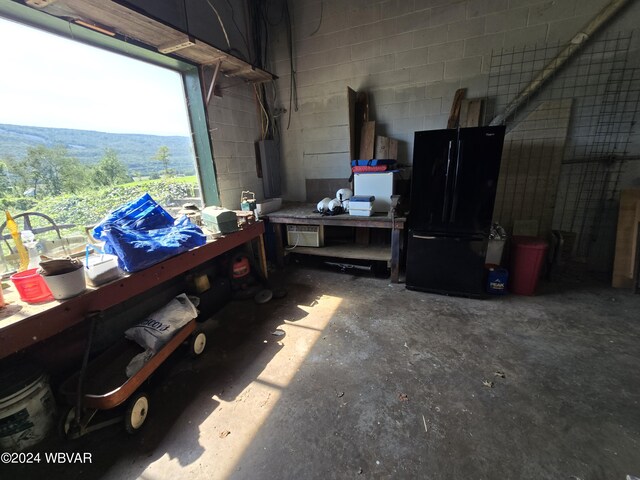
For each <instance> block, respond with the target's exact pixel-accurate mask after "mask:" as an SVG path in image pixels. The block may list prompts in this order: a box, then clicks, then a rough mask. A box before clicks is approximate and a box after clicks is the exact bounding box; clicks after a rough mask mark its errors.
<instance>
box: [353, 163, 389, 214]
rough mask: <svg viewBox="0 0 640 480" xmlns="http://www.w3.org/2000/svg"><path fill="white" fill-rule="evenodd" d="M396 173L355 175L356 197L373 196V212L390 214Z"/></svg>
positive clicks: (354, 187)
mask: <svg viewBox="0 0 640 480" xmlns="http://www.w3.org/2000/svg"><path fill="white" fill-rule="evenodd" d="M394 179H395V173H394V172H370V173H354V174H353V189H354V190H355V192H354V193H355V195H357V196H360V195H367V196H368V195H373V196H374V197H376V198H375V201H374V202H373V211H374V212H380V213H388V212H389V209H390V208H391V195H393V181H394Z"/></svg>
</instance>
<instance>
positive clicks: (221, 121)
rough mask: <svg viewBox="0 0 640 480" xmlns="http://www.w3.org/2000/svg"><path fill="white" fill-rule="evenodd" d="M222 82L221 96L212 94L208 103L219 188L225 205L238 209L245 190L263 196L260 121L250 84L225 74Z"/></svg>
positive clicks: (260, 197)
mask: <svg viewBox="0 0 640 480" xmlns="http://www.w3.org/2000/svg"><path fill="white" fill-rule="evenodd" d="M219 85H220V87H221V90H222V97H216V96H214V95H212V96H211V100H210V101H209V106H208V113H209V127H210V129H211V139H212V144H213V157H214V164H215V168H216V177H217V181H218V191H219V193H220V200H221V203H222V206H223V207H226V208H231V209H234V210H238V209H240V195H241V193H242V191H243V190H250V191H252V192H254V193H255V194H256V197H257V198H258V199H262V198H264V195H263V189H262V179H261V178H258V175H257V170H256V153H255V142H256V141H258V140H259V139H260V120H259V117H258V113H257V108H256V101H255V96H254V90H253V87H252V86H251V85H248V84H245V83H243V82H242V81H239V80H238V79H232V78H224V77H222V78H221V79H220V81H219Z"/></svg>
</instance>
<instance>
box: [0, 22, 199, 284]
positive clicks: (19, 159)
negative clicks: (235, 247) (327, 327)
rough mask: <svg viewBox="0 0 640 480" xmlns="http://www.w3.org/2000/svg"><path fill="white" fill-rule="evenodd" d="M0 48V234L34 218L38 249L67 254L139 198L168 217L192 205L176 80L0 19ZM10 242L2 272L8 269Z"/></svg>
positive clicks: (190, 159) (194, 189)
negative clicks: (147, 197)
mask: <svg viewBox="0 0 640 480" xmlns="http://www.w3.org/2000/svg"><path fill="white" fill-rule="evenodd" d="M18 38H19V39H20V40H19V41H16V39H18ZM0 40H1V41H2V42H3V44H4V45H11V48H5V49H2V51H1V52H0V62H1V64H2V66H3V74H2V75H0V105H1V106H2V107H1V108H0V203H1V204H2V210H3V215H2V218H1V219H0V224H2V223H3V222H4V220H5V215H4V211H9V212H10V213H11V215H13V216H14V217H18V218H17V219H16V220H17V223H18V226H19V227H20V229H22V228H23V221H24V216H20V214H24V213H27V212H36V213H37V214H41V215H34V216H30V218H29V221H30V223H31V226H32V227H33V229H38V228H40V229H45V230H48V231H46V232H42V233H41V234H38V235H36V237H37V238H38V240H41V243H43V244H45V245H49V246H53V247H61V248H62V250H63V251H64V252H65V253H69V251H70V249H74V248H75V249H78V248H83V246H84V244H85V243H86V241H87V239H88V237H87V227H89V226H91V225H94V224H95V223H97V222H98V221H100V219H101V218H103V217H104V216H105V215H106V214H107V213H108V212H109V211H111V210H113V209H114V208H116V207H118V206H120V205H122V204H123V203H125V202H127V201H130V200H132V199H134V198H137V197H138V196H140V195H141V194H143V193H145V192H149V193H150V194H151V196H152V197H153V198H154V199H155V200H157V201H158V202H159V203H160V204H162V205H163V206H164V207H165V208H167V209H168V210H169V211H170V212H171V213H173V214H174V215H175V214H177V212H178V210H179V209H180V208H181V206H182V205H183V204H184V203H188V202H196V203H198V202H199V198H200V191H199V187H198V179H197V177H196V165H195V156H194V152H193V144H192V141H191V127H190V124H189V117H188V112H187V106H186V102H185V95H184V87H183V82H182V77H181V74H180V73H178V72H175V71H172V70H169V69H166V68H163V67H159V66H156V65H152V64H149V63H146V62H143V61H140V60H136V59H132V58H129V57H127V56H124V55H119V54H116V53H112V52H109V51H106V50H102V49H99V48H96V47H92V46H89V45H86V44H83V43H79V42H75V41H72V40H68V39H65V38H62V37H59V36H56V35H53V34H50V33H47V32H44V31H42V30H38V29H34V28H31V27H27V26H24V25H21V24H19V23H16V22H12V21H9V20H5V19H2V18H0ZM54 224H55V226H56V227H58V230H59V232H60V234H58V232H57V231H56V229H54V228H51V229H48V228H47V227H51V226H53V225H54ZM8 234H9V232H8V231H7V229H6V228H4V229H3V231H2V232H0V235H1V236H2V237H3V238H2V240H1V242H2V258H1V259H0V260H1V261H2V262H1V263H0V272H1V271H3V268H4V270H5V271H8V270H11V269H12V268H13V263H15V261H14V258H13V257H14V256H15V255H14V251H13V250H14V249H12V247H13V245H12V243H11V240H10V238H9V239H7V238H6V237H7V236H8ZM59 237H62V238H59Z"/></svg>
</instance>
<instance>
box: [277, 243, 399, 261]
mask: <svg viewBox="0 0 640 480" xmlns="http://www.w3.org/2000/svg"><path fill="white" fill-rule="evenodd" d="M287 252H289V253H301V254H304V255H317V256H320V257H337V258H349V259H352V260H376V261H381V262H389V261H391V246H390V245H355V244H349V245H327V246H326V247H295V248H293V249H290V247H289V249H287Z"/></svg>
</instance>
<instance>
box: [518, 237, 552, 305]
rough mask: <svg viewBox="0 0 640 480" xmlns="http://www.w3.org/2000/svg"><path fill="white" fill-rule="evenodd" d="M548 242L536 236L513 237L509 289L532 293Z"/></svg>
mask: <svg viewBox="0 0 640 480" xmlns="http://www.w3.org/2000/svg"><path fill="white" fill-rule="evenodd" d="M548 248H549V244H548V243H547V242H545V241H544V240H540V239H539V238H536V237H513V239H512V245H511V272H510V278H509V291H510V292H511V293H515V294H516V295H533V294H534V293H535V291H536V287H537V286H538V279H539V278H540V272H541V271H542V264H543V262H544V258H545V255H546V253H547V249H548Z"/></svg>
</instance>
